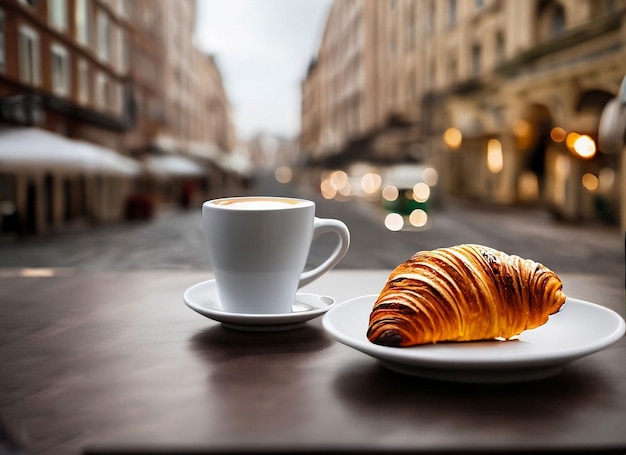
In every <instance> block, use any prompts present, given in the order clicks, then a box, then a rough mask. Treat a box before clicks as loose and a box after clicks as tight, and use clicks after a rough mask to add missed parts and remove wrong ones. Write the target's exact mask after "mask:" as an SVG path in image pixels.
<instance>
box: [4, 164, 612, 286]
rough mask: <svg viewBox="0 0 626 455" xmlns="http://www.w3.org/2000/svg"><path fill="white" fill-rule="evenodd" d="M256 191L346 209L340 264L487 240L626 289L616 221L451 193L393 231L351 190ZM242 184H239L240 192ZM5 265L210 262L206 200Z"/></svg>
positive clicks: (334, 213)
mask: <svg viewBox="0 0 626 455" xmlns="http://www.w3.org/2000/svg"><path fill="white" fill-rule="evenodd" d="M246 192H247V193H248V194H272V195H285V196H300V197H305V198H308V199H312V200H314V201H315V202H316V204H317V215H318V216H319V217H325V218H338V219H341V220H342V221H344V222H345V223H346V224H347V225H348V227H349V228H350V231H351V235H352V243H351V247H350V250H349V252H348V254H347V255H346V257H345V258H344V259H343V261H342V262H341V263H340V264H339V266H338V267H339V268H359V269H392V268H393V267H395V266H396V265H397V264H399V263H400V262H402V261H404V260H405V259H407V258H408V257H410V256H411V255H412V254H413V253H414V252H415V251H418V250H421V249H434V248H438V247H443V246H450V245H454V244H457V243H480V244H484V245H488V246H491V247H494V248H497V249H500V250H502V251H505V252H507V253H510V254H518V255H520V256H522V257H526V258H532V259H534V260H536V261H539V262H542V263H544V264H545V265H547V266H548V267H550V268H552V269H554V270H555V271H557V272H561V273H565V272H567V273H591V274H597V275H602V276H604V277H605V278H607V279H611V280H614V284H615V285H617V286H620V287H621V289H623V280H624V239H623V238H622V236H621V234H620V231H619V229H618V228H617V227H615V226H605V225H602V224H580V225H576V224H566V223H558V222H556V221H554V220H553V219H552V217H551V216H550V215H549V214H548V213H547V212H545V211H542V210H539V209H532V208H513V207H494V206H483V205H480V204H477V203H472V202H467V201H456V200H446V201H445V202H444V203H442V204H439V205H437V206H435V207H433V208H432V209H431V211H430V218H429V219H430V220H431V221H430V226H429V227H428V228H427V229H423V230H413V231H400V232H392V231H389V230H387V229H386V228H385V226H384V224H383V217H384V215H385V213H384V212H383V210H382V208H380V207H379V206H377V205H375V204H374V203H372V202H367V201H364V200H359V199H352V200H349V201H345V202H339V201H336V200H332V201H329V200H326V199H324V198H323V197H321V195H320V194H319V193H318V192H317V191H315V190H313V189H306V188H302V187H298V186H295V185H291V184H279V183H277V182H276V181H275V180H274V179H273V176H271V177H270V176H269V175H268V176H261V177H259V178H257V179H256V180H255V182H254V184H253V185H252V186H251V187H250V188H249V189H248V190H247V191H246ZM236 193H237V192H236ZM333 242H334V239H333V238H332V237H330V238H326V237H322V238H321V239H318V240H317V241H316V242H315V243H314V248H313V249H312V252H311V256H310V262H311V263H313V264H315V263H319V262H320V261H321V259H322V258H323V257H325V256H326V255H327V254H328V252H329V250H330V249H331V248H333V245H334V243H333ZM0 267H1V268H4V269H6V268H11V269H14V268H69V269H78V270H85V271H107V270H108V271H113V270H141V269H167V270H202V269H207V270H209V269H210V263H209V260H208V258H207V254H206V249H205V246H204V241H203V236H202V232H201V228H200V207H198V209H197V210H196V209H190V210H186V211H183V210H179V209H173V208H172V209H165V210H162V211H161V213H160V214H159V215H158V216H157V217H156V218H155V219H153V220H152V221H148V222H123V223H118V224H114V225H103V226H97V227H93V228H81V229H78V230H74V231H68V232H63V233H58V234H52V235H49V236H40V237H32V238H26V239H22V240H17V241H8V240H5V241H2V242H0Z"/></svg>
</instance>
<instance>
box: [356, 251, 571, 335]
mask: <svg viewBox="0 0 626 455" xmlns="http://www.w3.org/2000/svg"><path fill="white" fill-rule="evenodd" d="M562 288H563V284H562V283H561V280H560V279H559V277H558V276H557V275H556V274H555V273H554V272H553V271H552V270H550V269H548V268H547V267H545V266H544V265H542V264H540V263H538V262H534V261H532V260H530V259H522V258H520V257H519V256H515V255H508V254H506V253H503V252H501V251H498V250H495V249H493V248H489V247H486V246H482V245H470V244H464V245H457V246H453V247H450V248H440V249H437V250H433V251H420V252H418V253H416V254H415V255H414V256H413V257H412V258H411V259H409V260H408V261H406V262H404V263H402V264H400V265H399V266H398V267H396V269H395V270H393V271H392V272H391V275H390V276H389V280H388V281H387V283H386V285H385V287H384V288H383V290H382V291H381V293H380V295H379V296H378V299H377V300H376V303H375V304H374V308H373V310H372V313H371V314H370V321H369V328H368V331H367V337H368V339H369V340H370V341H371V342H373V343H376V344H381V345H386V346H413V345H418V344H426V343H437V342H441V341H471V340H489V339H496V338H498V339H499V338H504V339H509V338H511V337H513V336H514V335H518V334H520V333H521V332H522V331H524V330H526V329H532V328H535V327H539V326H540V325H542V324H545V323H546V322H547V321H548V316H549V315H551V314H553V313H556V312H557V311H559V309H560V308H561V306H562V305H563V303H565V294H563V292H562Z"/></svg>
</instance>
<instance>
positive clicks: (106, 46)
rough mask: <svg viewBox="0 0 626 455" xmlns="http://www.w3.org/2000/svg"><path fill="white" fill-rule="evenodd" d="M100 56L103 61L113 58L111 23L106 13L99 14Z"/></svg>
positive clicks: (100, 12)
mask: <svg viewBox="0 0 626 455" xmlns="http://www.w3.org/2000/svg"><path fill="white" fill-rule="evenodd" d="M97 24H98V55H99V56H100V58H101V59H102V60H105V61H108V60H110V58H111V22H110V21H109V16H108V15H107V14H106V13H105V12H104V11H99V12H98V22H97Z"/></svg>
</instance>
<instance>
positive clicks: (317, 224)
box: [298, 217, 350, 288]
mask: <svg viewBox="0 0 626 455" xmlns="http://www.w3.org/2000/svg"><path fill="white" fill-rule="evenodd" d="M327 232H334V233H335V234H337V237H339V243H338V244H337V247H336V248H335V250H334V251H333V252H332V254H331V255H330V256H329V257H328V259H326V260H325V261H324V262H323V263H322V264H320V265H319V266H317V267H316V268H314V269H312V270H308V271H306V272H303V273H302V275H301V276H300V283H299V284H298V288H301V287H302V286H305V285H307V284H309V283H310V282H312V281H315V280H317V279H318V278H319V277H320V276H322V275H323V274H325V273H326V272H328V271H329V270H330V269H332V268H333V267H334V266H336V265H337V264H338V263H339V261H341V259H343V257H344V256H345V255H346V253H347V252H348V247H349V246H350V231H349V230H348V227H347V226H346V225H345V224H344V223H343V222H341V221H339V220H333V219H328V218H317V217H315V219H314V221H313V240H315V239H316V238H318V237H319V236H321V235H322V234H326V233H327Z"/></svg>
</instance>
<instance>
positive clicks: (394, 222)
mask: <svg viewBox="0 0 626 455" xmlns="http://www.w3.org/2000/svg"><path fill="white" fill-rule="evenodd" d="M385 227H386V228H387V229H389V230H390V231H400V230H402V228H403V227H404V218H402V215H400V214H399V213H389V214H388V215H387V216H386V217H385Z"/></svg>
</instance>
